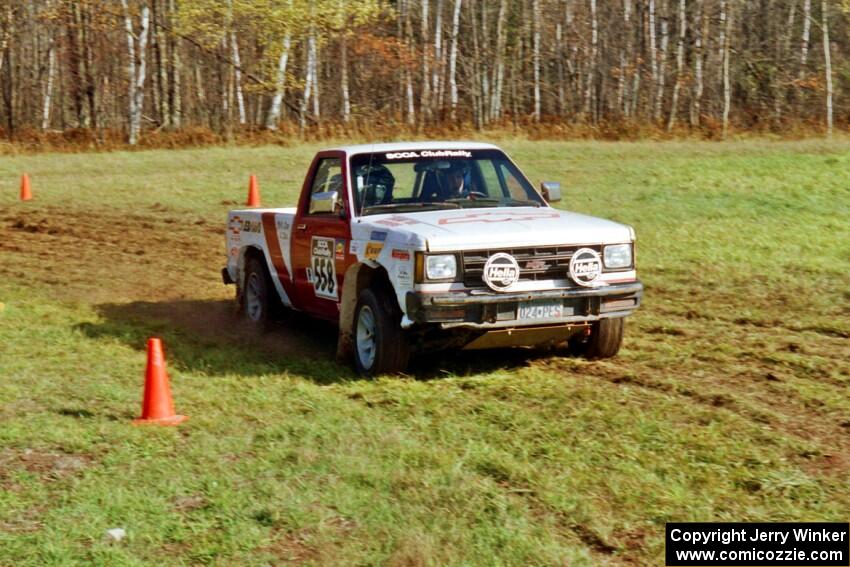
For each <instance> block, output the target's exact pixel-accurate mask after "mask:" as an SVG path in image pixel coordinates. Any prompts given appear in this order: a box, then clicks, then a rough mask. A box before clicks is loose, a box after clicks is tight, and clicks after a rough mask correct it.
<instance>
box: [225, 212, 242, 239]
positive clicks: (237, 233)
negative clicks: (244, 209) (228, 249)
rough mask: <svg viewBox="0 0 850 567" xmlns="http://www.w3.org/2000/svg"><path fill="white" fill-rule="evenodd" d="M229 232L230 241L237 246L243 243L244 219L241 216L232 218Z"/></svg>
mask: <svg viewBox="0 0 850 567" xmlns="http://www.w3.org/2000/svg"><path fill="white" fill-rule="evenodd" d="M227 232H229V233H230V240H231V241H232V242H234V243H236V244H238V243H239V242H241V241H242V219H240V218H239V215H234V216H232V217H230V220H229V221H228V222H227Z"/></svg>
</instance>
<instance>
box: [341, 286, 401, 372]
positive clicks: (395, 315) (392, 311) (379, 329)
mask: <svg viewBox="0 0 850 567" xmlns="http://www.w3.org/2000/svg"><path fill="white" fill-rule="evenodd" d="M368 314H371V316H372V322H373V325H372V333H371V338H372V342H371V345H372V346H371V349H369V348H366V347H367V346H368V344H369V341H368V339H366V337H367V333H366V332H365V330H366V327H367V326H368V325H367V319H368ZM361 317H362V318H363V325H362V326H361ZM400 323H401V311H400V310H399V308H398V306H397V305H396V303H395V298H394V297H391V296H390V295H389V294H388V293H381V292H378V291H373V290H371V289H364V290H363V291H361V292H360V298H359V300H358V302H357V309H356V310H355V312H354V327H353V329H352V336H353V338H354V366H355V368H356V369H357V372H358V373H359V374H361V375H362V376H370V377H371V376H378V375H380V374H397V373H399V372H403V371H404V370H405V369H406V368H407V363H408V361H409V360H410V345H409V343H408V340H407V335H406V334H405V332H404V331H403V329H402V328H401V326H400Z"/></svg>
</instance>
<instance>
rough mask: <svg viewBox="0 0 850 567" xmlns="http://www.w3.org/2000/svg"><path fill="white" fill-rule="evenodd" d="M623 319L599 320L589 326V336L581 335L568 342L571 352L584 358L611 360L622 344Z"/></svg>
mask: <svg viewBox="0 0 850 567" xmlns="http://www.w3.org/2000/svg"><path fill="white" fill-rule="evenodd" d="M625 321H626V320H625V318H623V317H618V318H616V319H600V320H599V321H596V322H595V323H593V324H592V325H591V326H590V335H589V336H587V335H584V334H582V335H581V336H580V337H576V338H575V339H572V340H570V347H571V350H572V351H573V352H574V353H576V354H578V355H581V356H583V357H585V358H589V359H591V360H593V359H600V358H611V357H613V356H616V355H617V352H619V350H620V346H621V345H622V344H623V331H624V329H625Z"/></svg>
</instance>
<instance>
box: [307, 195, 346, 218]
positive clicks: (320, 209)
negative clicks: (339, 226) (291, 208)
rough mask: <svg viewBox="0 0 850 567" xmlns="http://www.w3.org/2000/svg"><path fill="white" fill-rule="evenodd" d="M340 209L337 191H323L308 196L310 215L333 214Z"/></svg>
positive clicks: (340, 204)
mask: <svg viewBox="0 0 850 567" xmlns="http://www.w3.org/2000/svg"><path fill="white" fill-rule="evenodd" d="M337 207H340V208H341V207H342V202H341V201H340V200H339V193H338V192H337V191H323V192H321V193H313V194H312V195H310V211H309V212H310V214H311V215H312V214H317V213H318V214H321V213H335V212H336V210H337Z"/></svg>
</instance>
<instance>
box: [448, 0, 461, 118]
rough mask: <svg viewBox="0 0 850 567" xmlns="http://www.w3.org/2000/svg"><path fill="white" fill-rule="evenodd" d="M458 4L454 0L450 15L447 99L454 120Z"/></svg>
mask: <svg viewBox="0 0 850 567" xmlns="http://www.w3.org/2000/svg"><path fill="white" fill-rule="evenodd" d="M460 6H461V0H455V9H454V15H453V17H452V35H451V38H452V43H451V47H450V52H451V53H450V55H449V101H450V104H451V119H452V121H454V120H455V119H456V118H457V103H458V96H457V77H456V75H455V72H456V70H457V43H458V41H457V40H458V33H459V29H460Z"/></svg>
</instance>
